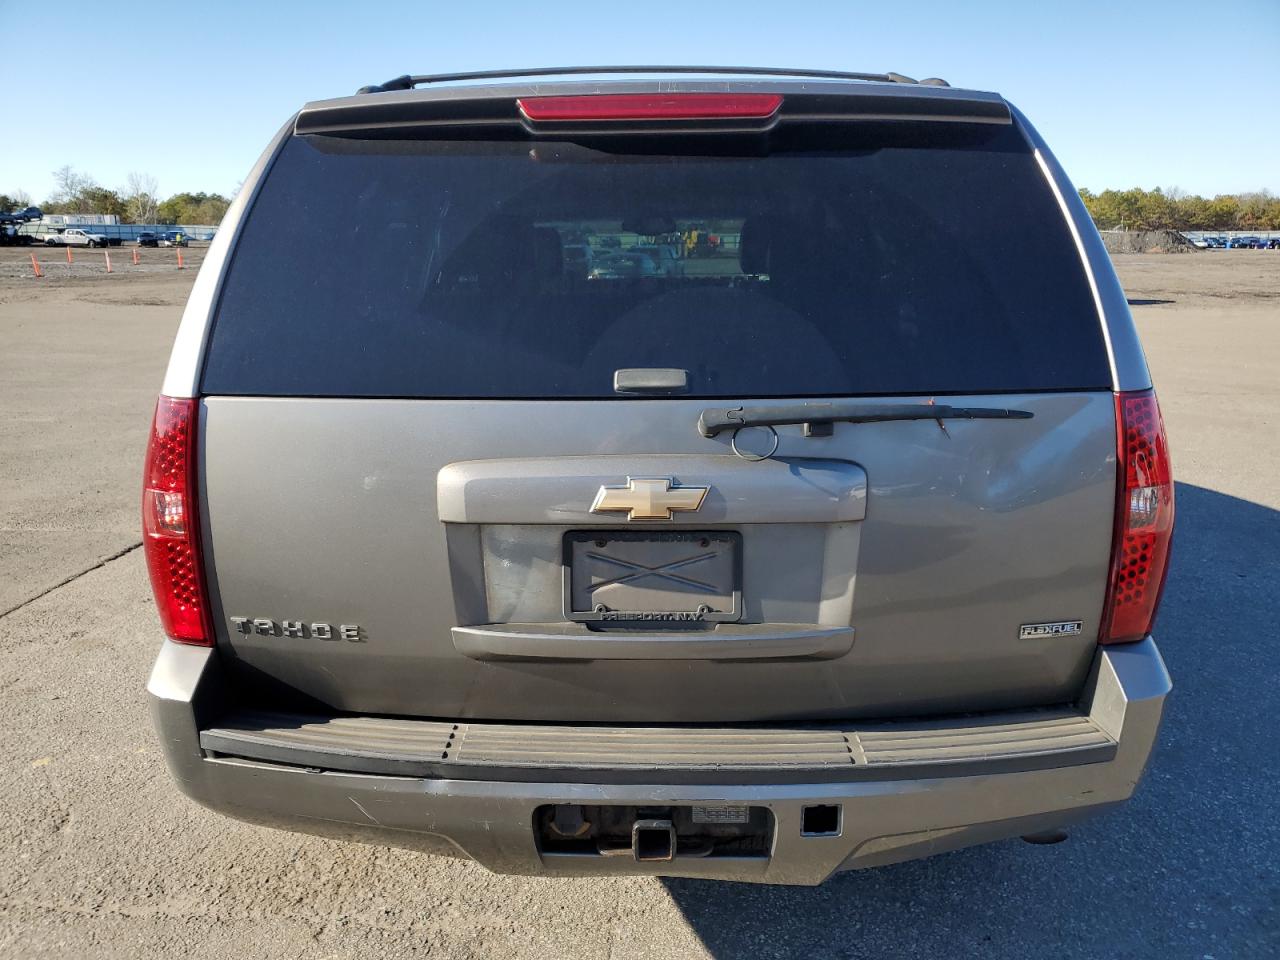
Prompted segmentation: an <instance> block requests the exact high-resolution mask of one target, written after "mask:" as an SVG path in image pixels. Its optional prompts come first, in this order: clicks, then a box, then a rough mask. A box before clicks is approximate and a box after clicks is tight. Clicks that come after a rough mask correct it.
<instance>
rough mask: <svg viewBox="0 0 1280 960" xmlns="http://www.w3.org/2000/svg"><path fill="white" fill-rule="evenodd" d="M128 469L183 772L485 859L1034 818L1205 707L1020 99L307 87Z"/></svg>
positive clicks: (856, 862) (863, 841)
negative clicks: (135, 464)
mask: <svg viewBox="0 0 1280 960" xmlns="http://www.w3.org/2000/svg"><path fill="white" fill-rule="evenodd" d="M586 72H590V73H593V74H596V75H595V76H592V77H590V78H589V79H588V78H584V77H583V76H581V74H583V73H586ZM335 225H341V228H340V229H335ZM655 246H657V247H660V248H662V249H670V250H671V251H673V252H674V255H675V256H676V257H678V258H679V260H680V264H679V267H680V268H679V269H678V270H671V271H666V270H663V271H650V272H638V271H637V272H631V273H628V272H627V271H621V270H619V271H603V272H601V273H600V275H599V276H595V277H592V276H589V275H588V273H587V272H585V271H584V270H583V269H581V260H580V258H577V259H575V258H574V256H573V253H574V251H581V250H582V249H583V248H584V247H587V248H589V249H591V250H594V251H598V252H600V255H601V256H604V255H605V254H606V253H607V254H608V255H609V256H626V255H627V252H628V250H631V249H632V248H641V250H640V252H639V253H638V254H636V255H637V256H644V251H645V250H648V249H652V248H654V247H655ZM144 487H145V492H144V503H143V523H144V529H145V542H146V555H147V560H148V564H149V570H150V575H151V579H152V584H153V587H154V590H155V596H156V602H157V605H158V608H159V611H160V618H161V623H162V625H163V628H164V631H165V633H166V634H167V639H165V640H164V642H163V645H162V647H161V650H160V655H159V659H158V661H157V663H156V665H155V669H154V672H153V673H152V675H151V679H150V683H149V686H148V690H149V694H150V699H151V703H152V708H153V713H154V717H155V723H156V726H157V728H158V730H159V738H160V743H161V744H162V745H163V749H164V753H165V756H166V759H167V762H168V765H169V768H170V770H171V772H172V775H173V778H174V780H175V782H176V784H177V785H178V787H179V789H181V790H182V791H183V792H184V793H186V794H187V795H189V796H190V797H192V798H193V799H195V800H197V801H199V802H200V803H202V804H205V805H206V806H209V807H211V808H213V809H215V810H217V811H220V812H223V813H226V814H229V815H231V816H235V817H239V818H242V819H244V820H248V821H252V822H255V823H260V824H269V825H273V826H280V827H284V828H287V829H292V830H301V831H306V832H310V833H317V834H324V835H328V836H336V837H346V838H351V839H360V840H366V841H369V842H374V843H384V844H391V845H396V846H402V847H409V848H413V849H418V850H422V851H427V852H433V853H447V854H451V855H455V856H465V857H470V858H473V859H475V860H476V861H478V862H480V863H481V864H483V865H485V866H486V867H488V868H490V869H492V870H495V871H502V872H506V873H517V874H530V875H614V874H659V875H667V876H684V877H706V878H722V879H730V880H746V881H761V882H768V883H788V884H816V883H820V882H821V881H822V880H824V879H825V878H827V877H829V876H830V875H831V874H833V873H834V872H836V871H840V870H847V869H852V868H858V867H868V866H875V865H879V864H885V863H891V862H894V861H899V860H904V859H909V858H912V857H920V856H925V855H928V854H933V853H938V852H940V851H945V850H951V849H955V848H958V847H963V846H967V845H970V844H975V843H981V842H985V841H990V840H997V839H1001V838H1007V837H1016V836H1019V835H1022V836H1027V835H1039V836H1041V837H1045V836H1049V835H1052V833H1053V832H1055V831H1060V830H1061V829H1062V828H1063V827H1065V826H1067V825H1069V824H1071V823H1073V822H1075V821H1078V820H1080V819H1082V818H1084V817H1086V816H1088V815H1091V814H1094V813H1097V812H1099V811H1102V810H1106V809H1108V808H1111V807H1114V806H1116V805H1117V804H1119V803H1121V802H1122V801H1124V800H1125V799H1127V798H1128V797H1129V796H1130V794H1131V793H1132V792H1133V790H1134V787H1135V785H1136V784H1137V782H1138V780H1139V778H1140V776H1141V774H1142V771H1143V768H1144V765H1145V764H1146V761H1147V757H1148V754H1149V753H1150V751H1151V748H1152V745H1153V743H1154V741H1155V738H1156V732H1157V728H1158V726H1159V722H1160V715H1161V710H1162V707H1163V704H1164V700H1165V697H1166V695H1167V694H1168V692H1169V690H1170V681H1169V677H1168V675H1167V673H1166V672H1165V668H1164V665H1163V663H1162V662H1161V658H1160V655H1159V653H1158V652H1157V650H1156V647H1155V644H1154V643H1153V641H1152V639H1151V628H1152V623H1153V620H1154V618H1155V614H1156V607H1157V605H1158V603H1159V598H1160V592H1161V588H1162V585H1163V582H1164V576H1165V568H1166V564H1167V558H1168V551H1169V543H1170V537H1171V533H1172V526H1173V509H1174V507H1173V484H1172V477H1171V474H1170V467H1169V457H1168V451H1167V447H1166V442H1165V435H1164V430H1163V427H1162V423H1161V419H1160V413H1159V410H1158V407H1157V405H1156V399H1155V396H1154V395H1153V393H1152V390H1151V380H1150V377H1149V375H1148V372H1147V367H1146V364H1145V361H1144V359H1143V355H1142V350H1141V347H1140V345H1139V343H1138V338H1137V336H1136V334H1135V331H1134V325H1133V322H1132V320H1131V318H1130V316H1129V312H1128V309H1127V307H1126V303H1125V298H1124V295H1123V293H1122V291H1121V289H1120V286H1119V284H1118V282H1117V280H1116V277H1115V274H1114V273H1113V271H1112V267H1111V264H1110V262H1109V261H1108V259H1107V255H1106V253H1105V252H1104V250H1103V247H1102V244H1101V242H1100V240H1099V237H1098V235H1097V233H1096V232H1095V230H1094V228H1093V226H1092V224H1091V223H1090V221H1089V218H1088V216H1087V214H1086V212H1085V210H1084V208H1083V206H1082V205H1081V203H1080V201H1079V199H1078V197H1077V195H1076V191H1075V190H1074V189H1073V188H1072V187H1071V184H1070V183H1069V182H1068V180H1067V178H1066V176H1065V175H1064V174H1063V172H1062V170H1061V169H1060V168H1059V166H1058V164H1057V162H1056V161H1055V160H1054V158H1053V156H1052V154H1050V153H1049V150H1048V149H1047V148H1046V146H1045V145H1044V143H1043V142H1042V141H1041V140H1040V138H1039V136H1038V135H1037V134H1036V132H1035V130H1034V129H1032V127H1031V126H1030V124H1028V123H1027V121H1026V120H1025V119H1024V118H1023V117H1022V115H1021V114H1019V113H1018V111H1017V110H1016V109H1014V108H1013V107H1012V106H1011V105H1010V104H1009V103H1008V102H1006V101H1005V100H1004V99H1003V98H1001V97H1000V96H998V95H995V94H991V93H981V92H974V91H967V90H959V89H953V88H950V87H948V86H946V85H945V84H943V83H942V82H941V81H925V82H922V83H916V82H914V81H910V80H908V79H907V78H903V77H898V76H896V75H892V74H889V75H883V76H880V75H858V74H832V73H826V72H806V71H771V70H751V69H738V68H735V69H732V70H721V71H717V70H711V69H706V68H701V69H692V68H680V69H674V68H673V69H672V70H671V72H669V73H663V72H662V71H661V70H659V69H657V68H634V69H627V68H622V69H618V68H609V69H608V70H605V69H604V68H591V70H590V71H583V70H557V71H534V72H532V73H529V72H524V73H520V74H516V73H510V74H488V75H484V76H479V77H477V76H466V75H454V76H451V77H412V78H411V77H404V78H400V79H398V80H396V81H392V82H390V83H388V84H384V85H382V86H379V87H372V88H366V89H365V90H363V91H361V93H360V94H358V95H356V96H353V97H347V98H343V99H338V100H328V101H321V102H316V103H311V104H308V105H307V106H305V107H304V108H303V109H302V110H301V111H300V112H299V113H298V114H297V115H296V116H294V117H293V118H292V119H290V120H289V122H288V123H287V124H286V126H285V127H284V129H283V130H281V131H280V133H279V134H278V135H277V137H276V138H275V140H274V141H273V142H272V143H271V144H270V146H269V147H268V148H267V150H266V152H265V153H264V154H263V156H262V158H261V160H259V162H258V164H257V166H256V168H255V169H254V170H253V172H252V173H251V175H250V176H249V178H248V180H246V182H245V187H244V189H243V190H242V191H241V193H240V196H239V198H238V199H237V200H236V202H235V204H233V206H232V208H231V210H230V212H229V213H228V215H227V218H226V220H225V221H224V223H223V225H222V229H220V230H219V231H218V234H217V237H216V238H215V240H214V241H213V245H212V246H211V248H210V250H209V253H208V257H207V258H206V260H205V262H204V265H203V267H202V268H201V271H200V274H199V277H198V279H197V281H196V283H195V287H194V289H193V291H192V294H191V299H190V301H189V303H188V304H187V307H186V312H185V314H184V315H183V318H182V323H181V327H180V329H179V332H178V336H177V342H176V344H175V346H174V350H173V355H172V358H171V360H170V364H169V368H168V372H167V374H166V377H165V381H164V387H163V395H162V396H161V398H160V401H159V405H158V407H157V410H156V417H155V424H154V428H153V431H152V434H151V438H150V445H149V450H148V455H147V463H146V480H145V484H144Z"/></svg>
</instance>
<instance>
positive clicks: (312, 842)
mask: <svg viewBox="0 0 1280 960" xmlns="http://www.w3.org/2000/svg"><path fill="white" fill-rule="evenodd" d="M53 253H54V254H60V251H53ZM146 253H150V254H153V255H154V254H155V253H156V251H146ZM95 254H96V255H97V257H99V258H100V257H101V251H95ZM192 254H193V256H192V260H193V261H194V260H197V258H198V256H199V252H198V251H195V250H193V251H192ZM161 255H162V256H172V255H173V252H172V251H161ZM125 258H126V259H127V251H126V257H125ZM42 259H45V258H42ZM112 259H113V263H114V261H115V260H116V255H115V252H114V251H113V256H112ZM79 260H80V255H79V254H77V261H78V262H79ZM84 260H85V264H84V265H85V268H86V270H87V269H88V265H89V261H90V260H91V257H88V256H86V257H85V258H84ZM23 261H26V262H27V266H28V273H29V259H28V257H27V252H26V251H17V250H0V343H2V344H3V349H2V350H0V798H2V799H3V801H4V802H3V803H2V804H0V849H3V850H8V851H9V853H8V854H7V855H6V856H4V857H0V956H3V957H22V958H27V957H41V956H54V957H75V958H84V957H150V956H170V955H179V954H181V955H185V956H189V957H196V958H199V957H210V958H213V957H219V958H221V957H227V956H251V957H307V958H320V957H379V958H382V957H412V956H435V957H531V958H532V957H538V958H548V957H591V958H632V957H635V958H639V957H664V958H667V957H682V958H683V957H717V958H739V957H741V958H767V957H806V958H808V957H841V958H852V957H889V956H900V957H917V956H919V957H948V958H952V957H982V958H1005V957H1008V958H1027V957H1053V958H1058V957H1073V958H1074V957H1083V958H1093V957H1097V958H1118V957H1126V958H1127V957H1133V958H1137V957H1158V958H1161V960H1172V958H1184V957H1185V958H1193V960H1204V958H1214V960H1226V958H1253V957H1258V958H1263V957H1274V956H1277V955H1280V914H1278V911H1277V904H1278V903H1280V868H1277V861H1278V860H1280V817H1278V816H1277V814H1276V806H1275V804H1276V797H1277V795H1278V794H1280V775H1278V774H1277V768H1276V764H1275V763H1274V757H1275V746H1274V739H1275V731H1276V722H1275V715H1276V712H1277V709H1278V708H1280V686H1278V685H1277V684H1276V681H1275V676H1276V671H1275V655H1276V652H1277V650H1276V644H1277V633H1276V628H1275V616H1276V602H1275V597H1276V595H1277V591H1278V589H1280V512H1278V511H1280V491H1278V490H1277V485H1276V483H1275V480H1274V478H1275V476H1276V475H1277V472H1280V457H1278V456H1277V452H1276V444H1275V437H1276V436H1277V435H1278V432H1280V431H1278V430H1277V415H1276V412H1275V411H1276V409H1277V407H1278V406H1280V387H1278V386H1277V383H1276V379H1277V377H1276V374H1277V371H1280V254H1276V253H1274V252H1268V251H1231V252H1223V253H1217V252H1211V253H1204V254H1197V255H1191V256H1182V257H1160V256H1148V257H1139V256H1133V257H1124V256H1121V257H1117V261H1118V264H1119V267H1120V271H1121V275H1122V277H1123V279H1124V281H1125V284H1126V289H1127V290H1128V291H1129V293H1130V297H1131V298H1132V299H1133V300H1134V301H1135V303H1136V304H1137V305H1135V307H1134V310H1135V313H1136V316H1137V317H1138V322H1139V324H1140V326H1141V328H1142V332H1143V335H1144V338H1145V343H1146V347H1147V350H1148V353H1149V357H1150V361H1151V365H1152V368H1153V370H1154V373H1155V376H1156V378H1157V382H1158V384H1159V386H1160V388H1161V398H1162V402H1163V405H1164V410H1165V414H1166V418H1167V420H1168V424H1169V430H1170V434H1171V443H1172V446H1173V453H1174V457H1175V465H1176V468H1177V472H1178V477H1179V485H1178V498H1179V500H1178V510H1179V520H1178V523H1179V530H1178V537H1177V544H1176V549H1175V554H1174V568H1173V573H1172V577H1171V580H1170V583H1169V587H1168V590H1167V592H1166V599H1165V606H1164V610H1163V613H1162V616H1161V622H1160V627H1159V631H1158V633H1159V642H1160V645H1161V649H1162V651H1163V652H1164V654H1165V657H1166V659H1167V661H1168V664H1169V668H1170V670H1171V672H1172V673H1173V675H1174V680H1175V685H1176V690H1175V693H1174V695H1173V698H1172V700H1171V702H1170V705H1169V710H1168V713H1167V718H1166V723H1165V726H1164V730H1163V736H1162V743H1161V745H1160V748H1159V751H1158V753H1157V755H1156V757H1155V759H1154V762H1153V765H1152V768H1151V770H1150V772H1149V774H1148V777H1147V779H1146V780H1145V782H1144V784H1143V785H1142V787H1141V788H1140V790H1139V792H1138V795H1137V797H1136V798H1135V799H1134V801H1133V802H1132V803H1130V804H1129V805H1127V807H1126V808H1124V809H1123V810H1121V811H1119V812H1116V813H1113V814H1109V815H1107V816H1106V817H1103V818H1101V819H1098V820H1095V821H1092V822H1090V823H1088V824H1085V825H1083V826H1081V827H1078V828H1077V829H1076V830H1075V831H1074V832H1073V834H1072V836H1071V839H1070V840H1069V841H1068V842H1067V843H1065V844H1061V845H1058V846H1051V847H1033V846H1028V845H1026V844H1023V843H1020V842H1018V841H1012V842H1007V843H1001V844H995V845H992V846H988V847H983V848H977V849H973V850H967V851H961V852H958V853H953V854H947V855H943V856H940V857H936V858H934V859H931V860H927V861H921V862H917V863H910V864H904V865H900V866H895V867H888V868H883V869H879V870H874V871H867V872H863V873H858V874H852V875H846V876H842V877H839V878H836V879H834V880H832V881H831V882H829V883H827V884H826V885H825V886H823V887H819V888H816V889H790V888H776V887H755V886H748V885H738V884H714V883H706V882H698V881H659V880H652V879H619V880H541V881H539V880H529V879H522V878H506V877H495V876H493V875H491V874H488V873H486V872H485V871H484V870H483V869H481V868H479V867H477V866H475V865H473V864H470V863H467V862H462V861H455V860H448V859H439V858H431V857H423V856H418V855H414V854H410V853H405V852H402V851H397V850H388V849H384V848H378V847H369V846H361V845H355V844H344V843H339V842H335V841H327V840H321V839H316V838H310V837H302V836H296V835H292V834H287V833H281V832H277V831H271V830H266V829H262V828H257V827H251V826H247V825H244V824H241V823H238V822H234V821H231V820H227V819H224V818H222V817H219V816H217V815H215V814H212V813H209V812H207V811H205V810H203V809H201V808H199V807H197V806H195V805H194V804H192V803H190V802H189V801H187V800H186V799H184V798H183V797H181V796H180V795H179V794H178V792H177V791H176V790H175V789H174V788H173V787H172V786H171V784H170V783H169V781H168V779H167V775H166V773H165V771H164V767H163V763H162V760H161V758H160V754H159V751H158V750H157V748H156V744H155V742H154V740H153V737H152V733H151V729H150V724H149V720H148V718H147V713H146V707H145V702H144V700H143V696H142V685H143V683H144V680H145V678H146V675H147V672H148V670H149V668H150V664H151V661H152V659H153V657H154V655H155V651H156V647H157V644H158V626H157V623H156V618H155V615H154V613H153V611H152V609H151V607H150V599H149V593H148V588H147V585H146V577H145V573H144V570H143V565H142V558H141V556H140V553H139V551H137V550H136V549H135V548H136V545H137V543H138V535H137V523H138V520H137V511H138V506H137V500H138V473H139V468H140V460H141V455H142V445H143V441H144V435H145V429H146V425H147V421H148V418H149V415H150V411H151V405H152V402H153V398H154V393H155V391H156V390H157V388H158V387H159V383H160V379H161V376H162V372H163V364H164V360H165V357H166V355H167V352H168V348H169V343H170V340H171V338H172V335H173V331H174V329H175V325H176V322H177V319H178V317H179V315H180V313H181V306H182V303H183V301H184V299H185V296H186V291H187V289H188V288H189V285H190V283H191V281H192V280H193V279H194V271H185V272H182V273H179V272H178V271H177V270H176V268H175V269H169V268H168V267H164V268H163V269H161V268H160V266H158V265H157V269H156V270H154V271H151V272H144V271H138V272H137V273H130V272H128V271H117V272H116V273H113V274H112V275H110V276H107V275H106V274H105V273H94V274H89V273H86V274H84V275H77V274H76V273H74V272H71V273H68V274H65V275H63V276H58V275H57V271H56V270H54V269H52V267H53V266H54V265H56V260H53V261H52V262H51V263H50V264H49V269H47V271H46V273H47V276H46V278H45V280H44V281H35V280H34V279H26V278H24V277H23V275H22V272H21V263H22V262H23ZM63 263H64V265H65V260H64V261H63ZM77 269H78V268H77ZM1268 758H1271V759H1268Z"/></svg>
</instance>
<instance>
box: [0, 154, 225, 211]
mask: <svg viewBox="0 0 1280 960" xmlns="http://www.w3.org/2000/svg"><path fill="white" fill-rule="evenodd" d="M53 181H54V187H55V188H54V192H53V196H51V197H49V198H48V199H47V200H45V201H44V203H39V204H36V206H38V207H39V208H40V209H41V210H42V211H43V212H44V213H63V214H65V213H102V214H114V215H115V216H117V217H119V218H120V222H121V223H199V224H213V225H216V224H218V223H219V222H221V220H222V216H223V214H225V213H226V212H227V207H229V206H230V205H231V200H230V198H228V197H224V196H223V195H222V194H220V193H175V194H173V195H172V196H170V197H167V198H165V199H163V200H162V199H160V196H159V184H158V183H157V181H156V178H155V177H153V176H151V175H150V174H146V173H131V174H129V177H128V180H127V181H126V183H125V185H124V186H122V187H119V188H116V189H114V190H113V189H111V188H109V187H104V186H102V185H101V184H99V183H98V182H97V181H96V180H95V179H94V178H93V177H91V176H89V175H88V174H86V173H81V172H80V171H78V170H76V169H75V168H74V167H69V166H68V167H61V168H59V169H57V170H55V171H54V172H53ZM31 205H32V202H31V196H30V194H28V193H26V192H25V191H23V190H18V191H16V192H15V193H14V195H13V196H8V195H5V194H0V211H6V210H20V209H22V208H24V207H29V206H31Z"/></svg>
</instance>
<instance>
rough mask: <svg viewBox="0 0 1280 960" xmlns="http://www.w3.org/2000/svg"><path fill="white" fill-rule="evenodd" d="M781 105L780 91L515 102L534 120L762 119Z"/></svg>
mask: <svg viewBox="0 0 1280 960" xmlns="http://www.w3.org/2000/svg"><path fill="white" fill-rule="evenodd" d="M781 105H782V96H781V94H777V93H597V94H587V95H585V96H572V97H521V98H520V99H519V100H517V101H516V106H518V107H519V108H520V112H521V113H523V114H524V115H525V116H526V117H528V118H529V119H530V120H533V121H549V120H556V121H566V120H567V121H578V120H724V119H757V120H762V119H766V118H768V117H771V116H773V115H774V113H776V112H777V110H778V107H780V106H781Z"/></svg>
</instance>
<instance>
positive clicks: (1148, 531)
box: [1098, 390, 1173, 643]
mask: <svg viewBox="0 0 1280 960" xmlns="http://www.w3.org/2000/svg"><path fill="white" fill-rule="evenodd" d="M1116 435H1117V452H1118V457H1119V460H1118V462H1117V464H1116V473H1117V487H1118V490H1117V495H1116V519H1115V534H1114V540H1113V545H1112V548H1111V579H1110V584H1109V588H1108V592H1107V601H1106V606H1105V607H1104V609H1103V612H1102V628H1101V630H1100V631H1099V633H1098V641H1099V642H1100V643H1128V642H1130V641H1133V640H1141V639H1142V638H1143V637H1145V636H1146V635H1147V634H1148V633H1150V632H1151V626H1152V624H1153V623H1154V622H1155V619H1156V608H1157V607H1158V606H1159V605H1160V594H1161V591H1163V589H1164V578H1165V573H1166V572H1167V570H1168V567H1169V543H1170V541H1171V540H1172V538H1173V470H1172V468H1171V466H1170V463H1169V445H1168V441H1167V440H1166V439H1165V433H1164V421H1163V420H1162V419H1161V417H1160V405H1159V404H1158V403H1157V402H1156V395H1155V393H1154V392H1152V391H1150V390H1143V391H1140V392H1134V393H1118V394H1116Z"/></svg>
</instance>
